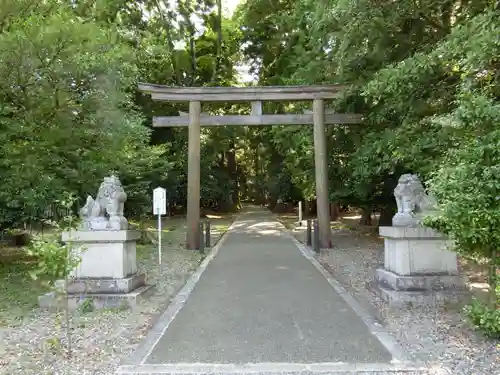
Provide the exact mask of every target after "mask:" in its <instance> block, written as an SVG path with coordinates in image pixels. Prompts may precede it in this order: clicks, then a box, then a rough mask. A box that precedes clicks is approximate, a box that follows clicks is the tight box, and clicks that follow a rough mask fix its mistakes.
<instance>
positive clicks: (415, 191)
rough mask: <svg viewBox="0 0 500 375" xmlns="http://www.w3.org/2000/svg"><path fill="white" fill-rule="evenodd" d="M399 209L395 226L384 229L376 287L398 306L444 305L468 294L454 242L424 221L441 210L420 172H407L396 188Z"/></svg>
mask: <svg viewBox="0 0 500 375" xmlns="http://www.w3.org/2000/svg"><path fill="white" fill-rule="evenodd" d="M394 197H395V199H396V204H397V208H398V211H397V213H396V214H395V215H394V217H393V219H392V226H391V227H380V229H379V231H380V235H381V236H382V237H383V238H384V268H383V269H378V270H377V272H376V277H375V282H373V283H369V284H370V287H372V290H374V291H375V292H376V293H377V294H379V295H380V296H381V297H382V298H383V299H385V300H386V301H388V302H389V303H391V304H393V305H405V304H408V303H411V304H439V303H441V302H445V301H457V300H460V299H462V298H463V296H464V284H463V282H462V280H461V278H460V276H459V273H458V265H457V256H456V254H455V253H454V252H452V251H450V250H449V248H450V247H451V246H452V245H453V243H452V241H451V240H450V239H448V238H447V237H446V236H444V235H442V234H441V233H438V232H436V231H435V230H433V229H431V228H427V227H425V226H424V225H423V223H422V222H423V219H424V218H425V216H427V215H431V214H433V213H434V212H436V211H437V210H438V204H437V201H436V199H434V198H433V197H432V196H430V195H428V194H427V193H426V192H425V189H424V186H423V184H422V183H421V182H420V180H419V178H418V177H417V176H416V175H414V174H404V175H402V176H401V177H400V178H399V180H398V185H397V186H396V188H395V190H394Z"/></svg>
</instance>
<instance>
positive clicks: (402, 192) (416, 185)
mask: <svg viewBox="0 0 500 375" xmlns="http://www.w3.org/2000/svg"><path fill="white" fill-rule="evenodd" d="M394 197H395V198H396V204H397V206H398V212H397V213H396V215H394V217H393V218H392V225H393V226H395V227H415V226H421V220H422V219H423V218H424V216H426V215H427V214H429V213H430V212H432V211H434V210H435V209H436V206H437V202H436V200H435V199H434V198H433V197H432V196H429V195H428V194H426V192H425V189H424V186H423V185H422V183H421V182H420V180H419V179H418V177H417V175H414V174H404V175H401V177H399V180H398V186H396V189H394Z"/></svg>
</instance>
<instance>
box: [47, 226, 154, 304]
mask: <svg viewBox="0 0 500 375" xmlns="http://www.w3.org/2000/svg"><path fill="white" fill-rule="evenodd" d="M139 238H140V233H139V232H137V231H132V230H116V231H112V230H102V231H71V232H64V233H63V234H62V240H63V241H64V242H68V243H72V246H71V250H72V252H73V254H75V255H77V256H79V257H80V259H81V261H80V263H79V265H78V266H77V267H76V268H75V269H74V270H73V272H72V273H71V277H70V280H71V282H70V283H69V285H68V289H67V290H68V295H69V300H70V308H76V307H77V306H78V304H79V303H80V302H81V301H82V300H85V299H92V300H93V304H94V307H95V308H104V307H126V306H128V307H130V306H133V305H135V304H136V303H137V301H138V298H139V297H141V296H144V293H145V292H146V291H147V290H149V289H150V288H151V286H148V285H146V283H145V276H144V275H139V274H137V261H136V241H137V240H138V239H139ZM56 286H57V287H58V289H62V288H63V286H64V281H58V282H57V283H56ZM56 297H57V293H56V292H51V293H48V294H45V295H43V296H41V297H40V298H39V304H40V306H41V307H53V306H58V305H59V302H58V301H57V298H56Z"/></svg>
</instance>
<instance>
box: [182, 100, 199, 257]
mask: <svg viewBox="0 0 500 375" xmlns="http://www.w3.org/2000/svg"><path fill="white" fill-rule="evenodd" d="M200 114H201V103H200V102H198V101H191V102H189V139H188V186H187V235H186V247H187V248H188V249H189V250H196V249H198V248H199V241H200V237H199V235H198V233H199V231H198V228H199V222H200Z"/></svg>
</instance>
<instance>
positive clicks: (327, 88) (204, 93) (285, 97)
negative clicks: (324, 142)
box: [139, 83, 362, 128]
mask: <svg viewBox="0 0 500 375" xmlns="http://www.w3.org/2000/svg"><path fill="white" fill-rule="evenodd" d="M347 87H348V86H343V85H324V86H251V87H172V86H165V85H154V84H149V83H140V84H139V90H140V91H142V92H144V93H146V94H150V95H151V98H152V99H153V100H156V101H169V102H186V101H189V102H216V101H223V102H241V101H247V102H248V101H250V102H252V113H251V115H244V116H241V115H225V116H207V115H205V114H203V113H202V114H201V118H200V123H201V126H226V125H253V126H255V125H298V124H304V125H312V124H313V115H312V112H311V113H304V114H281V115H279V114H269V115H266V114H262V101H297V100H318V99H319V100H324V99H334V98H338V97H339V96H340V95H341V94H342V92H343V91H344V90H345V89H346V88H347ZM309 112H310V111H309ZM361 121H362V116H361V115H359V114H354V113H325V118H324V122H325V124H358V123H360V122H361ZM188 125H189V117H188V116H187V114H185V115H182V114H181V115H180V116H170V117H154V118H153V127H155V128H162V127H177V126H181V127H182V126H188Z"/></svg>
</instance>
